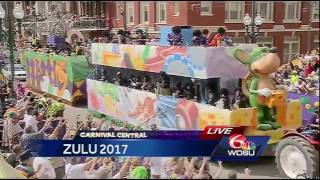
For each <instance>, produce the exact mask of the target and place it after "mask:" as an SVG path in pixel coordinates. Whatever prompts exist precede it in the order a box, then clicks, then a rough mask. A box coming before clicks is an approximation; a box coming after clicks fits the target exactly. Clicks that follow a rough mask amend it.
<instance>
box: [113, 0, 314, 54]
mask: <svg viewBox="0 0 320 180" xmlns="http://www.w3.org/2000/svg"><path fill="white" fill-rule="evenodd" d="M125 3H126V4H125ZM318 7H319V2H309V1H287V2H286V1H259V2H256V10H257V13H260V14H261V16H262V17H263V18H264V23H263V24H262V26H261V29H260V34H259V36H258V37H257V43H258V44H263V45H269V46H276V47H278V49H279V50H280V51H279V55H281V56H282V57H283V58H284V59H291V58H292V56H294V55H295V54H297V53H300V52H301V53H305V52H306V51H307V47H308V44H307V43H308V31H310V41H311V42H310V48H314V47H319V8H318ZM122 9H125V12H126V17H125V18H123V17H122V16H121V11H122ZM107 10H108V12H109V13H110V14H111V16H114V17H112V21H111V22H112V23H111V24H110V26H112V27H114V28H123V27H124V25H125V24H126V25H127V27H128V28H131V27H133V26H135V25H137V24H143V23H148V24H149V26H150V27H151V30H156V31H157V30H158V29H159V26H161V25H189V26H193V28H194V29H204V28H207V29H209V30H210V31H216V30H217V28H218V27H224V28H226V30H227V35H229V36H231V37H233V40H234V41H236V42H239V43H240V42H242V43H244V42H246V38H245V27H244V24H243V18H244V16H245V14H246V13H249V14H250V16H251V11H252V1H131V2H129V1H128V2H115V3H112V4H110V6H109V7H107ZM310 15H311V17H310ZM123 20H126V23H124V21H123ZM309 20H310V21H311V22H310V24H311V28H309Z"/></svg>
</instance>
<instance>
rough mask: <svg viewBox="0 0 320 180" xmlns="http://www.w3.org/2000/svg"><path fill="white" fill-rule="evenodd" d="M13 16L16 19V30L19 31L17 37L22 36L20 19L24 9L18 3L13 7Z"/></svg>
mask: <svg viewBox="0 0 320 180" xmlns="http://www.w3.org/2000/svg"><path fill="white" fill-rule="evenodd" d="M13 16H14V17H15V18H16V20H17V21H18V31H19V38H22V34H21V21H22V19H23V17H24V11H23V9H22V7H21V5H20V3H19V4H17V5H16V7H15V8H14V9H13Z"/></svg>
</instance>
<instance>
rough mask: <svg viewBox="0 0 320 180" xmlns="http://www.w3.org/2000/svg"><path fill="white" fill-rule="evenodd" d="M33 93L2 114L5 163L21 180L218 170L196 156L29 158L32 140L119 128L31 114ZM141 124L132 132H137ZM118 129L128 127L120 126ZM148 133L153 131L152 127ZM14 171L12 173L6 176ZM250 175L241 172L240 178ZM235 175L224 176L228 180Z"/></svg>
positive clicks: (200, 175)
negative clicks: (72, 122)
mask: <svg viewBox="0 0 320 180" xmlns="http://www.w3.org/2000/svg"><path fill="white" fill-rule="evenodd" d="M38 98H39V97H37V95H35V94H33V93H31V92H28V93H27V94H26V95H25V96H24V97H23V98H22V99H20V100H19V101H18V102H17V103H16V104H15V105H14V104H12V105H11V107H10V108H9V109H8V110H7V111H6V113H5V115H4V120H3V121H4V131H3V136H2V140H3V144H2V146H3V147H6V148H8V149H9V150H10V152H11V153H10V155H9V156H7V157H6V161H7V163H8V164H10V165H11V166H12V167H14V168H15V169H16V172H17V173H20V174H21V175H23V176H25V177H26V178H29V179H31V178H37V179H42V178H49V179H53V178H59V179H60V178H66V179H74V178H81V179H83V178H87V179H92V178H96V179H106V178H113V179H122V178H126V179H127V178H133V179H151V178H152V179H158V178H170V179H181V178H183V179H216V178H218V177H219V176H220V175H221V172H222V170H223V167H222V162H218V163H217V165H214V164H212V163H211V164H210V163H209V159H208V158H206V157H204V158H200V157H199V158H198V157H193V158H191V157H190V158H189V157H184V158H183V157H181V158H178V157H176V158H153V157H121V158H116V157H111V158H104V157H97V158H83V157H70V158H64V157H52V158H45V157H34V156H33V154H32V153H33V152H34V148H35V147H33V146H31V141H32V140H34V139H55V140H57V139H60V140H62V139H64V140H68V139H69V140H70V139H72V138H73V137H74V135H75V134H76V132H77V131H78V130H89V131H90V130H107V131H108V130H109V131H111V130H120V127H117V126H115V125H114V124H112V123H111V124H106V122H105V121H104V120H103V117H102V119H100V120H99V119H97V120H95V121H92V117H91V116H88V118H87V120H83V121H79V122H78V123H76V125H70V124H69V125H68V124H67V121H66V120H65V119H64V118H63V112H59V113H57V114H55V115H54V116H48V115H47V114H46V111H43V112H41V113H39V112H37V111H36V109H35V108H34V107H35V104H36V103H37V99H38ZM144 123H145V122H142V123H140V124H138V125H137V126H135V127H134V128H133V130H138V129H139V128H140V126H141V125H142V124H144ZM121 130H128V131H129V129H128V128H127V127H126V126H125V127H123V128H121ZM152 130H157V127H156V126H153V128H152ZM7 173H14V172H7ZM249 174H250V171H249V170H248V169H246V171H245V175H249ZM236 175H237V173H235V172H230V174H229V178H236Z"/></svg>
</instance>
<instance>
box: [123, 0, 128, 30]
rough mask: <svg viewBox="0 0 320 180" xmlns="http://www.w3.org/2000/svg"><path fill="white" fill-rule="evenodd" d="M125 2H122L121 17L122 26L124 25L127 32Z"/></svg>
mask: <svg viewBox="0 0 320 180" xmlns="http://www.w3.org/2000/svg"><path fill="white" fill-rule="evenodd" d="M126 9H127V1H123V11H122V16H123V25H124V30H125V31H126V30H127V12H126Z"/></svg>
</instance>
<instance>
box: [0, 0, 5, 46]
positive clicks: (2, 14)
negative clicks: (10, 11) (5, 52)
mask: <svg viewBox="0 0 320 180" xmlns="http://www.w3.org/2000/svg"><path fill="white" fill-rule="evenodd" d="M5 16H6V12H5V11H4V9H3V7H2V4H0V42H2V20H3V19H4V17H5Z"/></svg>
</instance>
